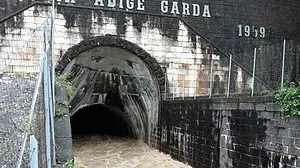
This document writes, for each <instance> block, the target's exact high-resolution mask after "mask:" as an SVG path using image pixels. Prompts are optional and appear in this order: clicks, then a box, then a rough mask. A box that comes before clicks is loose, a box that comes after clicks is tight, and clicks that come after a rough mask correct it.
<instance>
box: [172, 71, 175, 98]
mask: <svg viewBox="0 0 300 168" xmlns="http://www.w3.org/2000/svg"><path fill="white" fill-rule="evenodd" d="M172 82H173V83H172V84H173V85H172V90H173V95H172V96H173V100H175V80H174V74H172Z"/></svg>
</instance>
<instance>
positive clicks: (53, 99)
mask: <svg viewBox="0 0 300 168" xmlns="http://www.w3.org/2000/svg"><path fill="white" fill-rule="evenodd" d="M54 14H55V0H52V13H51V57H52V65H51V69H52V75H51V76H52V93H51V92H50V93H51V94H52V107H53V108H52V110H51V111H50V112H51V121H52V122H51V126H52V127H51V129H52V145H53V146H52V152H53V164H54V165H56V151H55V146H56V145H55V135H54V116H55V113H54V111H55V54H54V53H55V52H54V51H55V50H54ZM49 78H50V77H49ZM49 80H50V79H49ZM50 89H51V88H50Z"/></svg>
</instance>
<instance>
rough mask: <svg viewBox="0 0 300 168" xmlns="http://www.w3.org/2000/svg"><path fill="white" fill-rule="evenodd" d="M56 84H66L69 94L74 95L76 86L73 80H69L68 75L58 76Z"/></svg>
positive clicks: (70, 96)
mask: <svg viewBox="0 0 300 168" xmlns="http://www.w3.org/2000/svg"><path fill="white" fill-rule="evenodd" d="M56 85H57V86H64V87H65V88H66V91H67V95H68V97H69V98H72V97H73V96H74V87H73V85H72V83H71V82H69V81H68V79H67V77H65V76H63V75H57V76H56Z"/></svg>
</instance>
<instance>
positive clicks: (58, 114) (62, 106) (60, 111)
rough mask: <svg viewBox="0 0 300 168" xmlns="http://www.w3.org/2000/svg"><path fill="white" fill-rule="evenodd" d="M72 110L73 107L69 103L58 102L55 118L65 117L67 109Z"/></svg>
mask: <svg viewBox="0 0 300 168" xmlns="http://www.w3.org/2000/svg"><path fill="white" fill-rule="evenodd" d="M69 108H71V105H70V104H69V102H67V101H64V102H58V103H57V105H56V109H55V116H56V117H63V116H64V115H66V113H65V111H66V109H69Z"/></svg>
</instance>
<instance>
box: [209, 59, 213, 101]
mask: <svg viewBox="0 0 300 168" xmlns="http://www.w3.org/2000/svg"><path fill="white" fill-rule="evenodd" d="M210 60H211V61H210V81H209V97H212V88H213V86H212V85H213V65H214V64H213V58H212V54H211V59H210Z"/></svg>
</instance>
